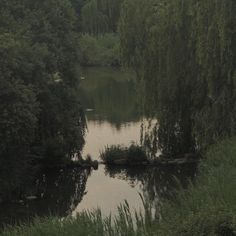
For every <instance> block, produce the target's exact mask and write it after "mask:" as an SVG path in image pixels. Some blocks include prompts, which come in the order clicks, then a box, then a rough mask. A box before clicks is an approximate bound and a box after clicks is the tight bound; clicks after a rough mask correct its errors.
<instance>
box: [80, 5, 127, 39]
mask: <svg viewBox="0 0 236 236" xmlns="http://www.w3.org/2000/svg"><path fill="white" fill-rule="evenodd" d="M122 2H123V0H87V1H86V2H85V5H84V6H83V8H82V12H81V15H82V27H83V31H84V32H87V33H90V34H94V35H97V34H102V33H106V32H116V31H117V24H118V20H119V18H120V9H121V4H122Z"/></svg>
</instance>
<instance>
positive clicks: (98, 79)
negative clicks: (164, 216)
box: [0, 68, 195, 224]
mask: <svg viewBox="0 0 236 236" xmlns="http://www.w3.org/2000/svg"><path fill="white" fill-rule="evenodd" d="M80 80H81V81H80V82H81V83H80V89H79V91H78V96H79V97H80V100H81V103H82V105H83V107H84V109H85V111H86V117H87V126H88V130H87V133H86V137H85V141H86V143H85V146H84V149H83V155H84V156H85V155H87V154H90V155H91V156H92V158H93V159H97V160H99V153H100V151H101V150H103V149H104V147H105V146H107V145H113V144H123V145H129V144H130V143H131V142H136V143H139V142H140V127H141V122H142V117H141V115H140V114H141V113H140V110H139V107H140V106H139V103H138V101H139V100H140V99H139V97H138V95H137V94H136V89H135V88H136V86H135V80H134V76H133V74H132V73H128V72H122V71H120V70H118V69H114V68H113V69H112V68H90V69H82V72H81V77H80ZM194 173H195V167H194V166H184V167H181V168H177V167H165V168H157V167H155V168H154V167H153V168H150V167H145V168H143V167H141V168H140V167H136V168H121V167H120V168H117V167H114V168H107V167H105V166H104V165H100V166H99V168H98V170H92V171H90V170H83V169H80V168H75V169H68V170H51V171H48V172H47V173H43V174H41V175H40V176H39V177H38V179H37V181H36V182H35V184H34V186H33V187H32V191H31V192H32V194H31V195H32V196H33V198H32V197H29V198H28V200H24V201H18V202H14V203H9V204H4V206H0V207H1V211H0V222H1V224H3V223H9V224H13V223H15V222H18V221H19V220H26V219H31V218H32V217H33V216H35V215H37V216H49V215H56V216H58V217H66V216H71V215H72V216H76V214H77V213H79V212H81V211H83V210H93V209H96V208H100V209H101V211H102V214H103V215H109V214H110V213H112V214H115V213H116V212H117V206H118V205H119V204H121V203H124V200H127V201H128V203H129V204H130V207H131V209H136V210H139V209H142V202H141V199H140V196H139V194H141V195H142V196H143V198H144V199H146V200H148V201H153V202H154V203H155V204H158V203H160V202H161V200H162V199H164V198H170V197H173V193H174V191H175V189H176V186H177V184H176V179H175V178H178V179H179V182H181V183H182V184H183V185H184V186H187V183H188V181H189V178H193V176H194Z"/></svg>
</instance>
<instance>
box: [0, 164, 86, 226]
mask: <svg viewBox="0 0 236 236" xmlns="http://www.w3.org/2000/svg"><path fill="white" fill-rule="evenodd" d="M89 175H90V170H89V169H80V168H75V169H73V170H71V169H67V170H56V171H55V170H52V171H48V172H46V173H45V174H43V175H40V176H39V177H38V179H37V180H36V182H35V185H34V186H31V188H30V189H31V191H30V192H29V193H28V194H29V195H28V196H26V198H25V200H22V201H18V202H15V203H8V204H4V206H3V205H0V208H1V211H0V223H1V225H3V224H11V225H12V224H15V223H18V222H22V221H29V220H30V219H31V218H33V217H34V216H39V217H45V216H46V217H47V216H57V217H65V216H68V215H70V214H71V212H72V211H73V210H74V209H75V208H76V206H77V205H78V204H79V203H80V202H81V201H82V199H83V196H84V194H85V188H86V182H87V179H88V177H89Z"/></svg>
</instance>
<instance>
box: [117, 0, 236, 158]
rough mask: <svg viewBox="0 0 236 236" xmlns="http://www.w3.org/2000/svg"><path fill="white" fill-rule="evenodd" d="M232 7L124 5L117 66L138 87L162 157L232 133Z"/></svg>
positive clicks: (174, 0)
mask: <svg viewBox="0 0 236 236" xmlns="http://www.w3.org/2000/svg"><path fill="white" fill-rule="evenodd" d="M235 12H236V2H235V1H234V0H225V1H217V0H199V1H195V0H189V1H186V0H147V1H145V2H144V1H141V0H125V2H124V4H123V9H122V16H121V20H120V27H119V28H120V41H121V51H122V56H123V59H124V61H125V62H126V63H127V64H128V65H129V66H132V67H133V68H134V69H135V70H136V72H137V75H138V77H139V79H140V81H141V86H142V88H143V89H142V92H143V94H144V96H143V97H144V101H143V108H144V110H145V111H146V112H148V113H149V115H152V116H155V117H157V118H158V122H159V129H158V139H157V140H158V145H159V147H160V148H161V149H162V151H163V152H165V153H167V154H181V153H186V152H193V151H196V149H199V148H204V147H205V146H207V145H209V144H211V143H212V142H214V141H215V140H217V139H218V138H221V137H224V136H230V135H234V134H235V131H236V97H235V96H236V91H235V87H236V86H235V83H236V69H235V68H236V65H235V64H236V18H235V17H236V16H235Z"/></svg>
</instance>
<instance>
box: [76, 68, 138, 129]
mask: <svg viewBox="0 0 236 236" xmlns="http://www.w3.org/2000/svg"><path fill="white" fill-rule="evenodd" d="M82 74H83V77H84V78H85V79H84V80H82V81H81V86H80V90H79V95H80V100H81V102H82V105H83V106H84V108H85V109H87V110H88V111H90V112H87V118H88V120H89V121H97V122H104V121H107V122H108V123H109V124H111V125H112V126H114V127H116V128H117V129H120V128H122V127H121V126H123V125H124V124H126V123H130V122H137V121H140V114H139V105H138V102H137V101H138V99H137V96H136V91H135V81H134V78H133V77H134V76H133V74H131V73H127V72H121V71H120V70H118V69H111V68H91V69H84V70H82Z"/></svg>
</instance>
